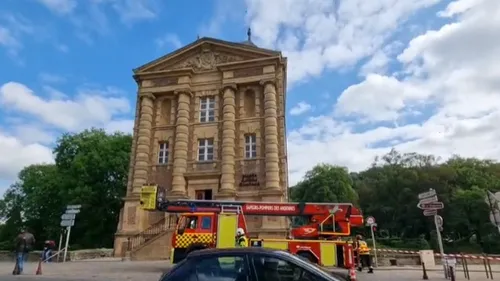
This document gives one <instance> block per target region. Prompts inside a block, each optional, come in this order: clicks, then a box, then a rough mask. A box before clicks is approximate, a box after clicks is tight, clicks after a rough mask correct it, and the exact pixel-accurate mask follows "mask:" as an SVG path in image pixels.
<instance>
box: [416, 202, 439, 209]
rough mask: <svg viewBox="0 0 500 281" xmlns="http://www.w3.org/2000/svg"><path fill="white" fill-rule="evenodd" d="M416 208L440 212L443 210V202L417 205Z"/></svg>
mask: <svg viewBox="0 0 500 281" xmlns="http://www.w3.org/2000/svg"><path fill="white" fill-rule="evenodd" d="M417 207H418V208H419V209H422V210H441V209H444V204H443V202H433V203H426V204H418V205H417Z"/></svg>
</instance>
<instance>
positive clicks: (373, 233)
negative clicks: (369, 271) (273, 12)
mask: <svg viewBox="0 0 500 281" xmlns="http://www.w3.org/2000/svg"><path fill="white" fill-rule="evenodd" d="M370 231H371V233H372V243H373V254H374V256H375V267H378V259H377V244H376V243H375V232H374V231H373V224H371V225H370Z"/></svg>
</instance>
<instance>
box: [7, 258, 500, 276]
mask: <svg viewBox="0 0 500 281" xmlns="http://www.w3.org/2000/svg"><path fill="white" fill-rule="evenodd" d="M36 267H37V264H36V263H28V264H26V265H25V274H24V275H20V276H12V268H13V264H10V263H0V280H1V281H24V280H27V281H28V280H40V281H118V280H120V281H158V279H159V277H160V276H161V274H162V273H163V272H165V271H167V270H168V269H169V268H170V265H169V264H168V263H167V262H164V261H163V262H162V261H160V262H158V261H155V262H116V261H101V262H97V261H92V262H69V263H65V264H44V265H43V268H42V275H35V271H36ZM470 275H471V276H470V277H471V279H470V280H473V281H487V280H488V279H486V275H485V273H484V272H472V273H471V274H470ZM428 276H429V280H446V279H444V276H443V273H442V272H438V271H431V272H428ZM493 277H494V278H495V277H496V278H497V279H498V278H499V277H500V273H494V276H493ZM358 280H359V281H417V280H422V272H421V271H418V270H408V269H406V270H397V269H392V270H380V271H376V272H375V274H368V273H366V272H362V273H358ZM457 280H466V279H465V278H464V275H463V273H462V272H460V271H458V272H457ZM490 280H491V279H490Z"/></svg>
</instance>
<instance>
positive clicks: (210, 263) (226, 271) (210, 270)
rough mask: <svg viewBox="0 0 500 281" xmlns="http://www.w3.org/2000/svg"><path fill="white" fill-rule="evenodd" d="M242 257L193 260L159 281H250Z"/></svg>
mask: <svg viewBox="0 0 500 281" xmlns="http://www.w3.org/2000/svg"><path fill="white" fill-rule="evenodd" d="M248 272H249V270H248V267H247V263H246V261H245V258H244V256H218V257H204V258H203V259H193V260H190V261H188V262H186V263H184V264H183V265H182V266H181V268H178V269H177V270H175V272H173V273H172V274H171V275H169V276H165V278H164V279H162V280H161V281H219V280H220V281H251V280H250V278H249V274H248Z"/></svg>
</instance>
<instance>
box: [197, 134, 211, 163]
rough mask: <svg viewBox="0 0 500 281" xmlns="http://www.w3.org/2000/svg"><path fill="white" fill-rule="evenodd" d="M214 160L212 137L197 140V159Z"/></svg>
mask: <svg viewBox="0 0 500 281" xmlns="http://www.w3.org/2000/svg"><path fill="white" fill-rule="evenodd" d="M212 160H214V139H200V140H198V161H212Z"/></svg>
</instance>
